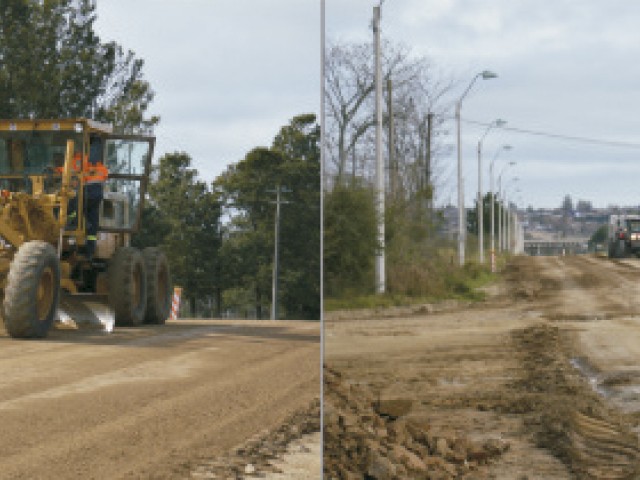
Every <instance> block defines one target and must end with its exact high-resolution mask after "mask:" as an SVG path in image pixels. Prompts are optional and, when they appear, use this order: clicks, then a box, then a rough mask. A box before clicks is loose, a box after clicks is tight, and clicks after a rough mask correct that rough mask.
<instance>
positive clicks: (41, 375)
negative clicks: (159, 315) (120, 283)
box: [0, 320, 320, 479]
mask: <svg viewBox="0 0 640 480" xmlns="http://www.w3.org/2000/svg"><path fill="white" fill-rule="evenodd" d="M319 347H320V345H319V325H318V323H317V322H270V321H262V322H257V321H253V322H252V321H188V320H181V321H178V322H170V323H168V324H167V325H164V326H145V327H143V328H131V329H117V330H116V331H115V332H114V333H111V334H102V333H99V332H95V331H94V332H91V331H86V330H83V331H78V330H55V331H53V332H52V333H51V334H50V336H49V338H48V339H45V340H41V341H18V340H13V339H10V338H8V337H7V335H6V334H5V333H4V331H2V332H1V333H0V425H1V426H0V428H1V432H2V434H1V435H0V477H1V478H3V479H52V478H56V479H80V478H82V479H90V478H95V479H105V478H109V479H119V478H127V479H129V478H149V479H169V478H170V479H179V478H195V476H196V475H195V473H194V472H196V471H197V472H199V473H198V474H203V473H206V471H207V468H206V465H207V464H209V465H214V464H215V460H216V458H218V457H224V456H225V455H228V454H229V452H231V451H233V450H234V449H237V448H238V447H240V446H243V445H244V446H245V447H246V445H247V442H250V441H251V440H252V439H253V440H255V438H256V436H258V437H259V436H260V435H262V436H266V435H268V434H269V431H273V432H275V431H276V430H278V429H280V430H278V431H277V432H276V433H277V434H278V439H279V440H282V439H283V438H284V437H285V433H287V434H289V433H291V432H294V433H299V434H303V433H306V432H303V431H300V430H301V429H300V428H299V426H297V425H296V426H293V427H292V428H288V429H284V430H283V422H284V423H286V422H287V421H292V422H293V421H296V420H295V419H301V418H303V417H304V416H305V414H304V411H306V410H308V408H309V406H310V405H311V404H312V403H313V401H314V399H317V398H318V396H319V355H320V354H319V350H320V348H319ZM316 410H317V405H316ZM301 412H302V413H301ZM307 417H308V415H307ZM292 419H293V420H292ZM305 422H306V423H305V425H307V426H308V424H309V422H308V421H307V420H305ZM285 430H286V432H285V433H283V432H284V431H285ZM307 430H308V429H307ZM276 433H274V435H275V434H276ZM292 435H293V434H292ZM293 436H294V437H295V435H293ZM239 451H240V454H239V455H236V457H235V460H236V461H238V462H242V461H245V462H250V461H252V460H251V459H250V458H249V459H243V458H242V455H241V454H242V452H249V451H250V449H249V448H244V449H240V450H239ZM254 453H255V452H254ZM262 453H264V452H262ZM203 465H205V467H203ZM212 468H213V467H212ZM252 468H254V467H252ZM225 478H226V477H225ZM231 478H233V477H231Z"/></svg>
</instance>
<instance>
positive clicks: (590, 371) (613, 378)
mask: <svg viewBox="0 0 640 480" xmlns="http://www.w3.org/2000/svg"><path fill="white" fill-rule="evenodd" d="M569 363H570V364H571V366H572V367H573V368H574V369H576V370H577V371H578V372H579V373H580V375H581V376H582V377H583V378H584V379H585V380H586V381H587V382H588V383H589V385H590V386H591V388H592V389H593V391H594V392H596V393H597V394H598V395H600V396H601V397H602V398H603V399H604V400H605V401H607V402H610V403H611V404H612V405H613V406H614V407H616V408H618V409H619V410H620V411H622V412H623V413H627V414H632V413H638V412H640V371H639V370H634V371H622V372H613V373H608V374H603V373H600V372H598V371H597V369H596V368H595V367H594V366H593V365H592V364H591V363H590V362H589V360H588V359H586V358H584V357H574V358H572V359H571V360H570V361H569Z"/></svg>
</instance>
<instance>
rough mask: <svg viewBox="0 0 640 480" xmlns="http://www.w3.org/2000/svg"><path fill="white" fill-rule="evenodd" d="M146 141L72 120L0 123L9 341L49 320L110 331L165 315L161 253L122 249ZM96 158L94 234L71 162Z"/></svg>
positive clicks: (1, 272)
mask: <svg viewBox="0 0 640 480" xmlns="http://www.w3.org/2000/svg"><path fill="white" fill-rule="evenodd" d="M154 142H155V139H154V137H145V136H133V135H114V134H113V133H112V129H111V127H110V126H108V125H105V124H101V123H98V122H95V121H92V120H88V119H82V118H80V119H64V120H0V291H1V295H2V317H3V320H4V324H5V328H6V330H7V332H8V333H9V334H10V335H11V336H12V337H21V338H24V337H44V336H46V335H47V332H48V331H49V330H50V328H51V326H52V325H53V323H54V321H56V320H60V321H63V322H65V323H75V324H76V325H82V324H87V323H89V324H98V325H101V326H102V327H104V328H105V329H107V330H110V329H112V328H113V326H114V325H115V326H133V325H140V324H142V323H156V324H157V323H164V321H165V320H166V319H167V318H168V316H169V312H170V307H171V276H170V271H169V266H168V263H167V259H166V257H165V255H164V254H163V253H162V251H161V250H159V249H158V248H155V247H151V248H145V249H143V250H141V251H140V250H138V249H136V248H134V247H132V246H131V235H132V234H133V233H135V232H136V230H137V229H138V228H139V227H140V221H141V217H142V215H141V214H142V208H143V206H144V198H145V191H146V188H147V183H148V179H149V172H150V168H151V158H152V155H153V147H154ZM97 162H100V163H102V164H103V165H104V166H105V167H106V168H107V169H108V179H107V180H106V181H105V182H103V183H101V186H102V190H103V195H102V196H103V198H102V200H101V201H100V202H99V206H98V207H97V208H99V211H98V214H97V215H99V223H98V227H97V234H96V235H95V236H94V235H89V234H88V232H87V230H88V222H89V220H88V219H89V218H90V216H91V215H93V214H95V212H94V213H92V214H91V215H88V214H89V213H91V212H89V211H88V207H89V203H90V202H89V201H88V198H89V196H88V194H87V191H88V184H89V183H90V182H89V181H88V178H89V176H88V173H87V171H86V168H84V167H82V166H81V165H92V164H95V163H97ZM91 208H95V206H94V207H91ZM94 229H95V227H94ZM92 242H93V243H92ZM90 247H91V248H90Z"/></svg>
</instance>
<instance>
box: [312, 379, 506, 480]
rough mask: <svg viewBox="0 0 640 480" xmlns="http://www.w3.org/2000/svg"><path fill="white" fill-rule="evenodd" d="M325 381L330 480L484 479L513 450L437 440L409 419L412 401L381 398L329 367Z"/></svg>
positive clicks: (497, 442)
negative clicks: (482, 475)
mask: <svg viewBox="0 0 640 480" xmlns="http://www.w3.org/2000/svg"><path fill="white" fill-rule="evenodd" d="M324 383H325V388H324V472H325V478H326V480H362V479H367V480H392V479H394V480H398V479H412V480H420V479H442V480H448V479H454V478H455V479H472V478H480V477H478V474H479V468H480V467H481V466H482V465H486V464H487V463H488V462H490V461H491V460H492V459H493V458H495V457H498V456H500V455H501V454H502V453H504V452H506V451H507V450H508V449H509V444H508V443H507V442H505V441H503V440H501V439H489V440H485V441H482V442H474V441H471V440H469V439H468V438H464V437H460V436H455V435H451V436H442V435H441V434H440V435H438V436H436V435H434V434H433V433H432V431H431V430H430V428H429V425H426V424H421V422H419V421H417V420H415V419H411V418H410V417H407V416H406V414H407V413H408V412H409V411H410V409H411V402H409V401H407V400H405V399H397V400H385V401H380V400H376V399H375V398H374V396H373V395H372V393H371V392H370V391H369V390H368V389H367V388H366V387H365V386H362V385H349V384H348V383H347V382H346V381H345V380H343V378H342V376H341V375H340V373H339V372H338V371H335V370H333V369H331V368H328V367H325V369H324Z"/></svg>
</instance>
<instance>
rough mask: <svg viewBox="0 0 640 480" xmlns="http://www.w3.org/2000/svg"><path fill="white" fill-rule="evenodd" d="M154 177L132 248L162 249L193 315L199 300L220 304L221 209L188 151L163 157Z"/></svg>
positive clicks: (175, 281)
mask: <svg viewBox="0 0 640 480" xmlns="http://www.w3.org/2000/svg"><path fill="white" fill-rule="evenodd" d="M153 178H154V181H153V182H152V183H151V185H150V186H149V196H150V205H149V206H147V207H146V208H145V211H144V212H143V224H142V229H141V231H140V232H139V234H138V235H137V236H136V237H135V238H134V242H133V243H134V245H135V246H139V247H144V246H150V245H161V246H162V247H163V249H164V251H165V253H166V254H167V257H168V258H169V263H170V265H171V269H172V274H173V281H174V283H175V284H176V285H180V286H182V287H183V288H184V294H185V296H186V297H187V299H188V300H189V302H190V303H191V310H192V312H194V311H195V310H196V300H197V299H201V300H203V299H212V298H214V299H215V300H216V302H217V303H219V296H220V289H221V288H222V285H221V279H220V275H219V269H220V263H219V256H218V250H219V248H220V243H221V233H220V214H221V209H220V203H219V201H218V199H217V197H216V195H215V194H214V193H213V192H212V191H211V190H210V189H209V187H208V186H207V184H206V183H204V182H201V181H199V180H198V172H197V170H195V169H193V168H191V158H190V157H189V156H188V155H187V154H186V153H172V154H167V155H165V156H163V157H162V158H161V159H160V162H159V165H158V166H157V167H155V168H154V174H153Z"/></svg>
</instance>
